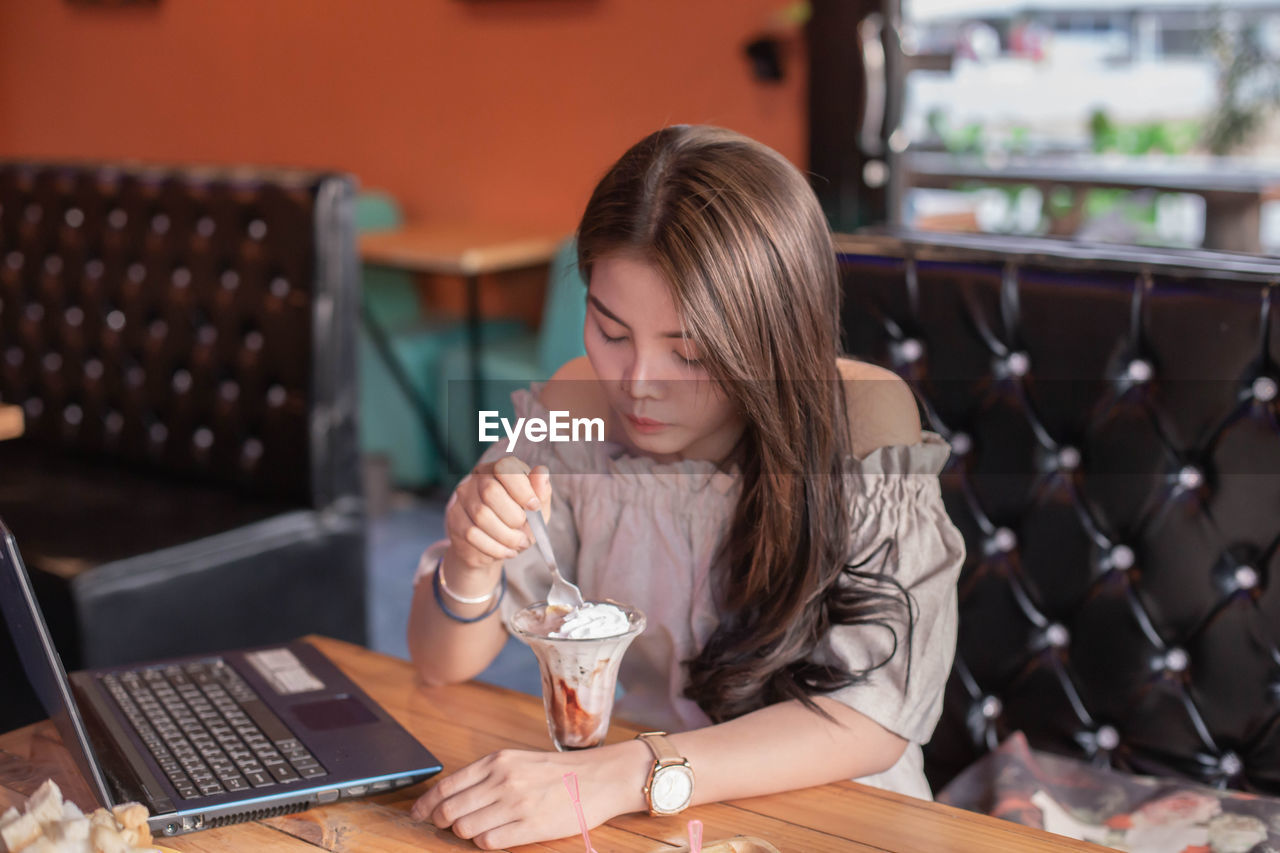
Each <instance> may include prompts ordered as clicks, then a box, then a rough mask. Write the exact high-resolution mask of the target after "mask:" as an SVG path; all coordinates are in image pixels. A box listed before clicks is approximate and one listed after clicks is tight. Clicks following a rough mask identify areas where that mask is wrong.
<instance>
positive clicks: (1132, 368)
mask: <svg viewBox="0 0 1280 853" xmlns="http://www.w3.org/2000/svg"><path fill="white" fill-rule="evenodd" d="M1124 375H1125V378H1126V379H1128V380H1129V381H1130V382H1132V383H1134V384H1135V385H1142V384H1144V383H1146V382H1150V381H1151V377H1152V376H1154V375H1155V368H1154V367H1152V366H1151V362H1149V361H1147V360H1146V359H1145V358H1135V359H1134V360H1133V361H1131V362H1129V365H1128V367H1126V368H1125V371H1124Z"/></svg>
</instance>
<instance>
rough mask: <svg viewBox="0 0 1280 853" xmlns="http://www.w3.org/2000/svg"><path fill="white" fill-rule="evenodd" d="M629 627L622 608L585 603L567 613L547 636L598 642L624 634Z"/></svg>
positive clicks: (598, 603) (629, 624) (597, 603)
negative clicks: (556, 627)
mask: <svg viewBox="0 0 1280 853" xmlns="http://www.w3.org/2000/svg"><path fill="white" fill-rule="evenodd" d="M630 627H631V623H630V621H629V620H628V619H627V614H626V613H625V612H624V611H623V610H622V608H620V607H616V606H614V605H612V604H605V603H603V602H587V603H586V604H584V605H582V606H581V607H579V608H578V609H576V610H571V611H569V613H568V615H566V616H565V617H564V622H562V623H561V624H560V627H559V628H558V629H557V630H555V631H552V632H551V633H550V634H548V635H547V636H550V637H555V638H557V639H562V640H564V639H568V640H598V639H601V638H603V637H616V636H617V635H619V634H625V633H626V632H627V630H628V629H630Z"/></svg>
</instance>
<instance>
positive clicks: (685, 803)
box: [636, 732, 693, 815]
mask: <svg viewBox="0 0 1280 853" xmlns="http://www.w3.org/2000/svg"><path fill="white" fill-rule="evenodd" d="M636 739H637V740H642V741H644V742H645V745H647V746H648V747H649V751H650V752H652V753H653V767H651V768H650V769H649V778H648V779H647V780H646V781H645V783H644V799H645V802H647V803H648V804H649V814H651V815H669V814H679V813H680V812H682V811H684V810H685V809H687V808H688V807H689V804H690V803H692V802H693V768H692V767H690V766H689V761H688V759H686V758H685V757H684V756H682V755H681V754H680V753H679V752H677V751H676V748H675V746H673V745H672V743H671V741H669V740H667V733H666V732H645V733H644V734H639V735H636Z"/></svg>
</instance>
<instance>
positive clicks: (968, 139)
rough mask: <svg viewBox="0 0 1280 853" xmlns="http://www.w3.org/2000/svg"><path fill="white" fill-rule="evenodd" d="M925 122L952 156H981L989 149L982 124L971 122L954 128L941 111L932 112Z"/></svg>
mask: <svg viewBox="0 0 1280 853" xmlns="http://www.w3.org/2000/svg"><path fill="white" fill-rule="evenodd" d="M925 121H926V123H927V124H928V126H929V132H930V133H931V134H932V135H933V136H934V137H935V138H936V139H937V141H938V142H940V143H942V147H943V148H945V149H946V150H947V152H948V153H950V154H981V153H982V152H983V151H985V150H986V148H987V140H986V128H984V127H983V125H982V122H979V121H971V122H969V123H968V124H966V125H965V126H964V127H961V128H954V127H952V126H951V120H950V119H949V118H948V117H947V114H946V112H944V111H943V110H940V109H933V110H930V111H929V116H928V118H927V119H926V120H925Z"/></svg>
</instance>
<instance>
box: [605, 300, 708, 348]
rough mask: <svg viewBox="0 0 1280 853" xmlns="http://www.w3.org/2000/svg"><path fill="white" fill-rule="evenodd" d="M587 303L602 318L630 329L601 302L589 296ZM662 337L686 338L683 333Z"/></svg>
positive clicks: (663, 335) (673, 333)
mask: <svg viewBox="0 0 1280 853" xmlns="http://www.w3.org/2000/svg"><path fill="white" fill-rule="evenodd" d="M587 301H588V302H590V303H591V304H592V305H594V306H595V307H596V310H597V311H599V312H600V313H601V314H603V315H604V316H606V317H608V318H609V319H610V320H612V321H613V322H615V323H617V324H618V325H619V326H623V327H624V328H626V329H630V328H631V326H629V325H628V324H627V322H626V321H625V320H623V319H622V318H621V317H619V316H618V315H617V314H615V313H613V312H612V311H610V310H609V309H608V308H606V307H604V303H603V302H601V301H600V300H599V299H596V298H595V297H594V296H590V295H588V296H587ZM662 337H664V338H684V337H686V336H685V333H684V332H663V333H662Z"/></svg>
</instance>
